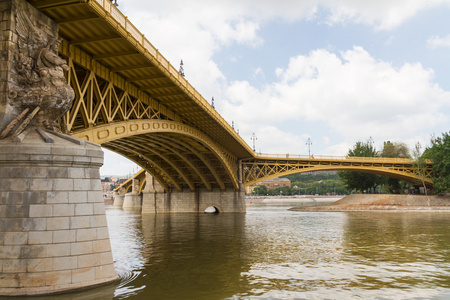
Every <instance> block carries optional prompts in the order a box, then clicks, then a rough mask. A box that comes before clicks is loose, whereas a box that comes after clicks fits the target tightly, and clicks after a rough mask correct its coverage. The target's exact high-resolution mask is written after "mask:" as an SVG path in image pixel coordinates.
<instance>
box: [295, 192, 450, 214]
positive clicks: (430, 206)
mask: <svg viewBox="0 0 450 300" xmlns="http://www.w3.org/2000/svg"><path fill="white" fill-rule="evenodd" d="M291 210H296V211H297V210H298V211H364V210H450V197H448V196H436V195H431V196H425V195H391V194H352V195H349V196H347V197H345V198H343V199H341V200H339V201H336V202H334V203H332V204H329V205H320V206H313V207H294V208H292V209H291Z"/></svg>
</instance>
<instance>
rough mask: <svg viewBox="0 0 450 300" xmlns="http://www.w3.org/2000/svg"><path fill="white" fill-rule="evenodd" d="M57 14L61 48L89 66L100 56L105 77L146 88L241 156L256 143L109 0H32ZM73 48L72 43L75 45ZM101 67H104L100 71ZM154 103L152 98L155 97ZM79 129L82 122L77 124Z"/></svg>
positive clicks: (170, 112) (168, 112)
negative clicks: (239, 131)
mask: <svg viewBox="0 0 450 300" xmlns="http://www.w3.org/2000/svg"><path fill="white" fill-rule="evenodd" d="M29 2H30V3H31V4H33V5H34V6H35V7H37V8H38V9H40V10H41V11H43V12H44V13H45V14H47V15H48V16H49V17H50V18H52V19H54V20H55V21H56V22H57V23H58V24H59V28H60V35H61V37H63V38H64V43H63V47H62V49H61V53H62V54H63V55H65V56H69V52H72V53H74V52H77V50H80V53H81V52H83V53H87V54H88V56H89V57H88V58H87V59H85V58H83V57H81V56H82V55H81V54H80V55H78V56H80V57H79V59H78V62H79V63H83V60H85V63H86V66H85V67H87V68H89V69H91V68H93V67H94V66H93V65H92V62H97V63H99V64H101V65H102V66H104V67H106V68H104V71H103V72H102V73H103V74H100V75H101V76H102V77H104V79H106V80H109V81H115V82H114V84H117V85H118V86H124V89H126V90H127V91H130V92H131V91H135V90H136V92H135V94H138V93H141V92H142V93H145V94H147V95H148V96H149V98H148V99H149V100H148V101H152V102H153V103H151V105H152V106H153V107H155V106H157V107H158V108H159V109H158V110H159V111H160V112H161V113H163V114H164V115H165V116H166V117H167V118H168V119H172V120H177V121H179V122H181V123H184V124H188V125H191V126H192V127H194V128H198V129H201V131H203V132H204V133H206V134H207V135H208V136H209V137H212V138H213V139H214V140H215V141H216V142H217V143H218V144H220V145H222V146H225V147H226V148H227V149H228V150H229V151H231V153H232V154H233V155H235V156H237V157H248V156H251V153H252V151H251V149H250V147H249V146H248V145H247V144H246V143H245V142H244V141H243V139H242V138H241V137H240V136H239V135H238V134H237V133H236V132H235V130H234V129H233V128H231V126H230V125H229V124H228V123H227V122H226V121H225V120H224V119H223V118H222V117H221V116H220V114H219V113H217V112H216V111H215V110H214V108H212V106H211V105H210V104H209V103H208V102H207V101H206V100H205V99H204V98H203V97H202V96H201V95H200V94H199V93H198V92H197V91H196V90H195V89H194V88H193V87H192V85H191V84H189V82H188V81H187V80H186V79H185V78H184V77H183V76H182V75H181V74H180V73H179V72H178V70H177V69H175V68H174V67H173V66H172V65H171V64H170V63H169V62H168V61H167V59H166V58H164V56H163V55H162V54H161V53H160V52H159V51H158V50H157V49H156V48H155V47H154V46H153V45H152V44H151V43H150V42H149V41H148V39H147V38H146V37H145V36H144V35H143V34H142V33H141V32H140V31H139V30H138V29H137V28H136V27H135V26H134V25H133V24H132V23H131V22H130V21H129V20H128V19H127V17H126V16H124V15H123V14H122V13H121V12H120V11H119V9H118V8H117V7H115V6H114V5H113V4H112V2H111V1H109V0H94V1H92V0H91V1H88V0H81V1H80V0H77V1H74V0H29ZM69 48H70V49H69ZM97 73H100V72H97ZM149 104H150V103H149ZM71 129H72V130H73V131H77V130H79V129H81V128H76V127H74V128H71Z"/></svg>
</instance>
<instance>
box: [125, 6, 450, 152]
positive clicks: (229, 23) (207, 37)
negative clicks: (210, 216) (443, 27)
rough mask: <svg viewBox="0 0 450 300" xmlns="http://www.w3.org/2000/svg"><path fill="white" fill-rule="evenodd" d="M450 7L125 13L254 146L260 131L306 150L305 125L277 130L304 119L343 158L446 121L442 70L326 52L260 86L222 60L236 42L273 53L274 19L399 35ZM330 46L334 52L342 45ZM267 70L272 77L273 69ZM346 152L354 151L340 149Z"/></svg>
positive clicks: (436, 41) (265, 139)
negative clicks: (230, 72) (235, 74)
mask: <svg viewBox="0 0 450 300" xmlns="http://www.w3.org/2000/svg"><path fill="white" fill-rule="evenodd" d="M449 3H450V0H397V1H391V0H379V1H360V0H342V1H335V0H303V1H296V0H285V1H271V0H258V1H257V0H229V1H206V0H194V1H188V2H186V1H180V0H168V1H153V2H152V3H151V4H150V3H149V2H147V1H137V0H127V1H119V4H120V6H119V8H120V9H122V10H123V12H124V14H125V15H127V16H128V17H129V19H130V20H131V21H132V22H133V23H134V24H135V25H136V26H137V28H138V29H139V30H140V31H141V32H142V33H144V34H145V36H146V37H147V38H148V39H149V40H150V41H151V42H152V43H153V45H154V46H155V47H156V48H158V49H159V50H160V52H161V53H162V54H163V55H164V56H165V57H166V58H167V59H168V60H169V61H171V63H172V65H174V66H175V68H177V69H178V66H179V62H180V60H181V59H183V62H184V71H185V74H186V79H187V80H189V82H190V83H191V84H192V85H193V86H194V87H195V88H196V89H197V90H198V91H199V92H200V93H201V94H202V95H203V96H204V98H205V99H207V100H208V101H210V99H211V97H212V96H214V98H215V100H216V107H217V109H218V111H219V113H221V114H222V115H223V116H224V117H225V119H226V120H227V121H228V122H229V123H230V124H231V121H232V120H233V121H234V122H235V124H237V125H236V126H237V128H239V129H240V132H241V135H242V136H243V137H244V136H245V138H244V140H245V141H247V142H248V143H249V144H250V143H251V141H250V136H251V133H252V132H253V131H254V130H255V128H256V129H257V132H256V133H257V135H258V136H259V137H258V145H259V147H261V148H262V150H263V151H264V152H278V151H279V152H280V153H284V152H288V151H290V152H292V151H296V150H297V149H298V150H299V151H298V152H302V153H305V149H306V146H305V142H306V138H307V137H306V136H304V134H309V135H310V134H311V131H312V128H305V127H299V128H296V130H295V132H298V133H297V134H293V133H290V132H287V131H285V130H281V129H279V128H278V126H279V125H280V124H283V123H284V124H285V123H286V122H296V123H295V125H291V127H292V126H297V125H296V124H297V123H298V122H300V121H299V120H302V121H303V122H313V123H314V124H321V125H320V126H321V127H322V125H325V129H324V130H323V131H327V132H326V133H325V132H323V131H322V132H320V133H319V131H318V132H316V133H315V134H320V135H321V137H317V140H320V141H321V143H322V144H323V147H324V148H323V149H318V148H317V147H318V145H316V144H318V143H315V145H314V147H315V149H317V150H316V151H314V152H316V153H317V152H321V153H320V154H339V155H342V154H345V153H346V152H347V150H348V148H349V146H351V145H352V144H353V143H354V141H355V140H358V139H361V138H367V137H368V136H370V135H371V136H373V137H374V139H375V140H382V139H388V138H389V139H391V140H394V139H395V138H401V137H406V136H408V135H409V136H410V137H411V135H414V136H416V135H420V134H419V133H418V131H419V130H422V131H424V130H426V129H431V128H434V126H436V125H437V124H443V123H444V122H447V117H446V114H445V113H444V112H443V111H442V110H443V108H444V107H446V105H448V98H449V96H448V93H446V92H444V91H442V89H441V88H440V87H439V86H437V85H435V84H434V83H433V76H434V74H433V71H432V70H428V69H425V68H424V67H423V66H421V65H420V64H404V65H403V66H402V67H400V68H396V67H394V66H392V65H391V64H390V63H389V62H384V61H379V60H377V59H375V58H374V57H372V56H371V55H370V54H369V53H368V52H367V51H365V50H364V49H362V48H358V47H355V48H354V49H351V50H348V51H345V52H342V53H338V52H337V51H336V53H333V52H332V51H331V50H325V49H318V50H315V51H313V52H311V53H310V54H308V55H298V56H295V57H292V58H291V59H290V62H289V64H288V65H286V66H280V67H279V68H277V69H276V70H274V72H275V74H276V75H277V78H278V80H277V81H275V82H273V83H268V84H267V85H265V86H262V87H259V88H257V87H255V86H252V85H251V84H250V82H247V81H233V78H226V76H225V75H224V74H223V73H222V70H221V68H220V67H219V66H218V65H217V63H216V61H215V58H214V55H216V54H217V53H218V52H219V51H221V50H222V51H223V50H224V49H225V50H226V49H227V47H229V46H230V45H233V44H240V45H245V46H247V47H250V48H251V47H260V48H261V47H266V46H267V45H265V44H264V40H263V39H262V37H261V36H262V35H261V31H262V29H264V28H266V27H269V26H270V25H271V22H272V21H277V22H280V21H281V22H296V21H299V20H309V21H310V22H315V23H328V24H329V25H330V26H335V25H336V24H339V25H341V24H344V25H348V24H363V25H367V26H372V27H373V28H375V29H376V30H390V29H393V28H395V27H398V26H400V25H401V24H403V23H404V22H405V21H407V20H409V19H411V18H412V17H413V16H415V15H417V14H418V13H419V12H420V11H422V10H426V9H430V8H433V7H437V6H438V5H448V4H449ZM448 39H450V38H448V37H446V38H440V37H435V38H432V39H430V40H429V42H428V44H429V45H430V46H433V45H434V46H435V47H437V46H443V45H446V43H447V42H446V41H448ZM390 40H391V39H389V40H388V41H387V43H389V42H390ZM330 47H331V48H330V49H335V48H334V45H331V46H330ZM222 53H226V51H224V52H222ZM226 55H227V57H230V58H229V60H231V61H233V60H234V59H236V57H239V53H233V54H229V53H226ZM263 67H264V66H263ZM261 70H262V69H261ZM264 70H265V72H266V74H267V72H268V70H267V68H264ZM254 74H255V75H258V76H255V77H258V78H260V77H261V75H264V73H262V72H260V70H259V69H256V70H255V73H254ZM262 78H264V76H262ZM309 124H310V123H309ZM285 125H286V124H285ZM292 132H294V130H292ZM325 136H328V137H329V142H328V141H327V140H326V139H325ZM341 139H343V140H341ZM336 140H339V144H336V143H337V141H336ZM292 149H293V150H292ZM300 150H301V151H300ZM342 150H345V151H343V152H341V153H339V151H342ZM296 152H297V151H296ZM317 154H319V153H317Z"/></svg>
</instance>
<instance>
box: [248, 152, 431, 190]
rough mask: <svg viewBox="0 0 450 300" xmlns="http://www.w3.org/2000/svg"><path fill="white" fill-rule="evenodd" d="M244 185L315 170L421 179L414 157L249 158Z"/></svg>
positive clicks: (427, 181) (428, 173) (427, 177)
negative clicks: (412, 158)
mask: <svg viewBox="0 0 450 300" xmlns="http://www.w3.org/2000/svg"><path fill="white" fill-rule="evenodd" d="M242 168H243V179H244V180H243V184H244V186H250V185H254V184H256V183H258V182H261V181H264V180H268V179H271V178H277V177H280V176H284V175H290V174H296V173H305V172H315V171H352V172H362V173H370V174H377V175H382V176H386V177H391V178H396V179H400V180H404V181H407V182H411V183H414V184H420V185H422V181H421V180H422V179H421V177H420V176H419V175H418V174H417V172H416V168H415V166H414V162H413V160H411V159H399V158H375V157H374V158H367V157H332V156H331V157H330V156H329V157H319V158H318V159H317V158H316V159H314V158H311V157H304V158H300V159H295V158H293V159H284V160H282V159H279V158H278V159H273V158H261V157H257V158H255V159H249V160H247V161H244V162H242ZM431 171H432V165H431V162H428V164H427V168H426V170H425V178H424V181H425V184H426V185H427V186H428V187H431V186H432V185H433V181H432V179H431Z"/></svg>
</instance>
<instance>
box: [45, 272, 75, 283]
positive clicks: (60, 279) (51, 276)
mask: <svg viewBox="0 0 450 300" xmlns="http://www.w3.org/2000/svg"><path fill="white" fill-rule="evenodd" d="M69 283H72V270H63V271H55V272H47V273H45V285H47V286H52V285H54V286H56V285H62V284H69Z"/></svg>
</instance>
